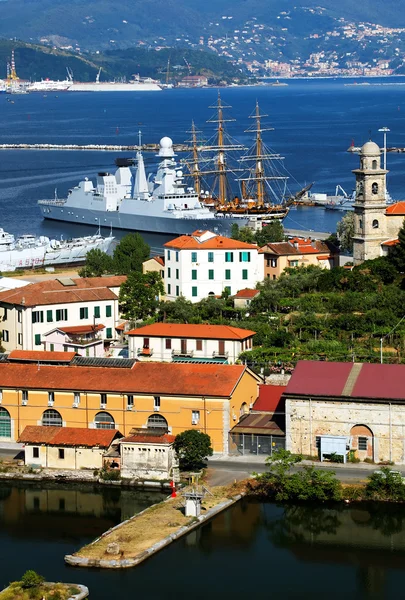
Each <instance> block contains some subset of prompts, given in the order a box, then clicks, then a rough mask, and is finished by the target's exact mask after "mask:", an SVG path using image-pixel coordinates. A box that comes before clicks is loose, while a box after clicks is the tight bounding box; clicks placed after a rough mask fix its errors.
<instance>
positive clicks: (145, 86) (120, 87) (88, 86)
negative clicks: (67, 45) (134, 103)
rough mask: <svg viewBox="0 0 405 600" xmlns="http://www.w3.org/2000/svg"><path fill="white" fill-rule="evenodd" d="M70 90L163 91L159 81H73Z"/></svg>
mask: <svg viewBox="0 0 405 600" xmlns="http://www.w3.org/2000/svg"><path fill="white" fill-rule="evenodd" d="M67 91H69V92H161V91H162V88H161V87H160V86H159V85H158V84H157V83H72V84H71V85H70V87H69V88H68V90H67Z"/></svg>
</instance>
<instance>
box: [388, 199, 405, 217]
mask: <svg viewBox="0 0 405 600" xmlns="http://www.w3.org/2000/svg"><path fill="white" fill-rule="evenodd" d="M385 214H386V215H405V202H395V204H390V205H389V206H387V209H386V211H385Z"/></svg>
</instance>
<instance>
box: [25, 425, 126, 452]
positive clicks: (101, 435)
mask: <svg viewBox="0 0 405 600" xmlns="http://www.w3.org/2000/svg"><path fill="white" fill-rule="evenodd" d="M118 436H119V437H121V434H120V433H119V431H117V430H116V429H87V428H85V427H44V426H43V425H27V427H26V428H25V429H24V431H23V432H22V434H21V435H20V437H19V439H18V442H19V443H21V444H46V445H47V446H84V447H86V448H94V447H96V446H98V447H99V448H109V447H110V446H111V442H112V441H113V440H114V439H115V438H116V437H118Z"/></svg>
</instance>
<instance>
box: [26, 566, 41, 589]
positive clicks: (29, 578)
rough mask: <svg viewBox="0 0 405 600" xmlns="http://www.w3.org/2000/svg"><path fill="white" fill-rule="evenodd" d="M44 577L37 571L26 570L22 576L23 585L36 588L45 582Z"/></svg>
mask: <svg viewBox="0 0 405 600" xmlns="http://www.w3.org/2000/svg"><path fill="white" fill-rule="evenodd" d="M43 581H44V578H43V577H42V575H39V574H38V573H36V572H35V571H31V570H30V571H26V572H25V573H24V575H23V576H22V577H21V587H22V588H24V589H29V588H35V587H38V586H39V585H41V583H43Z"/></svg>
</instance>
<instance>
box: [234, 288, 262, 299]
mask: <svg viewBox="0 0 405 600" xmlns="http://www.w3.org/2000/svg"><path fill="white" fill-rule="evenodd" d="M257 294H260V291H259V290H251V289H249V288H245V289H243V290H239V292H238V293H237V294H235V295H234V296H233V298H254V297H255V296H257Z"/></svg>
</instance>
